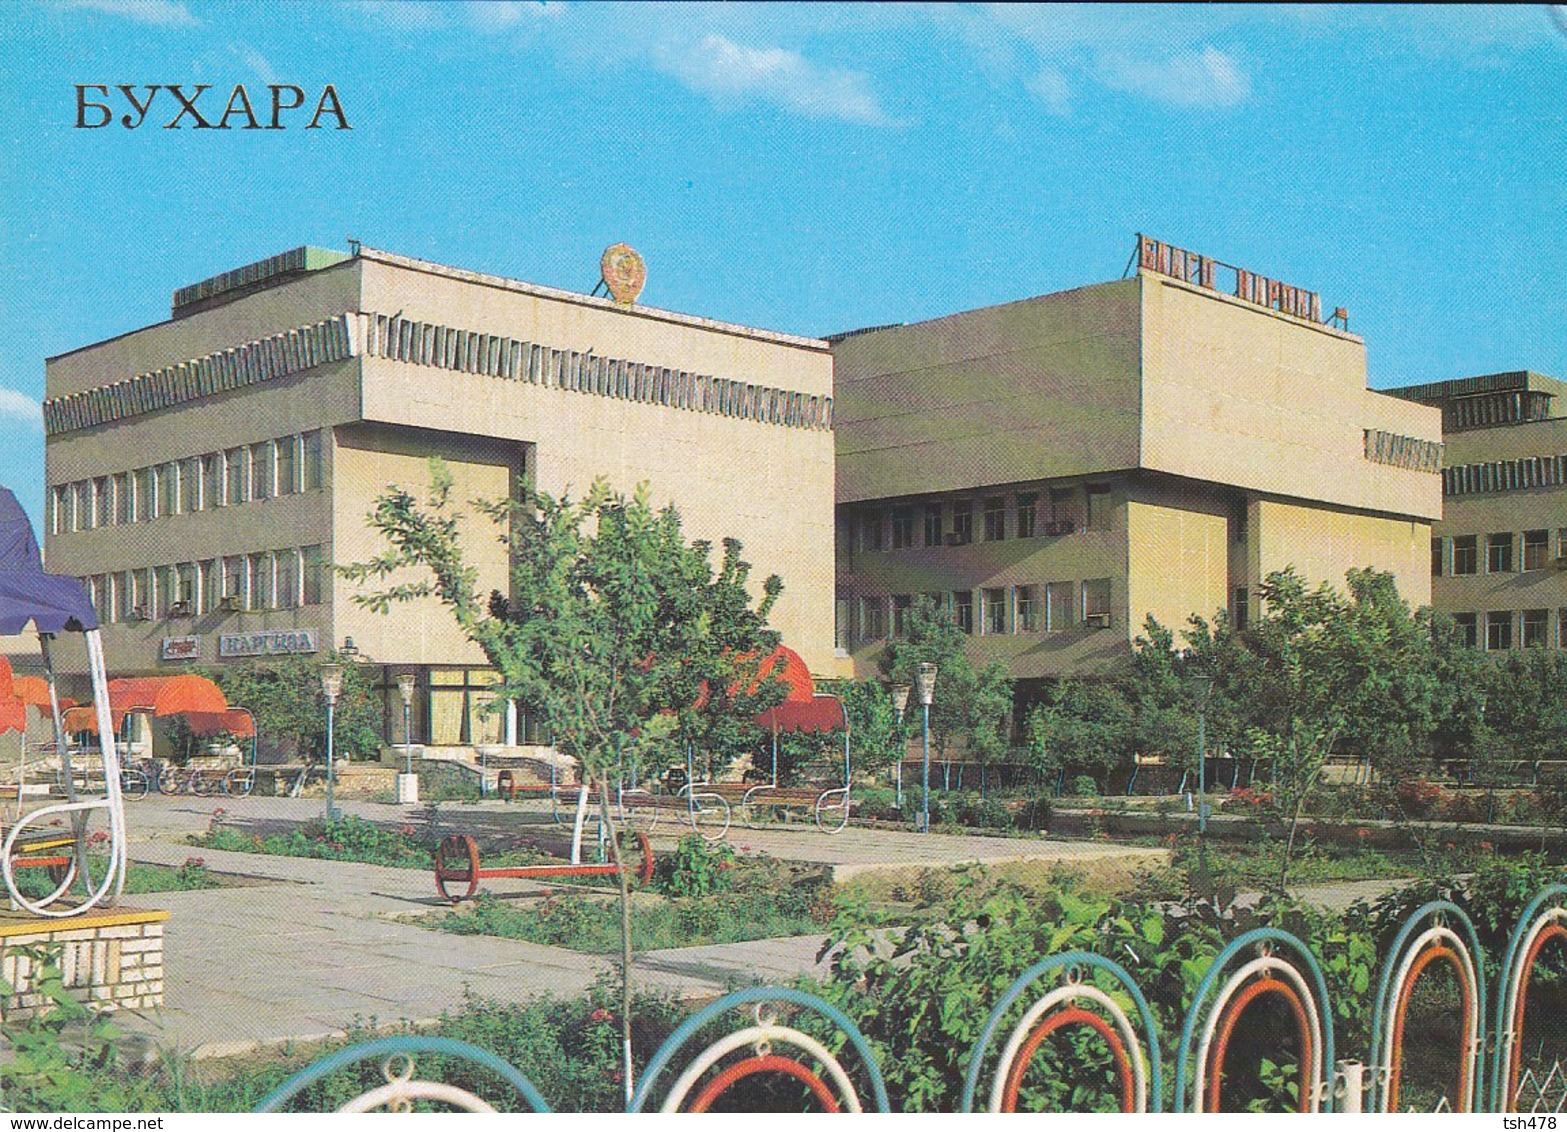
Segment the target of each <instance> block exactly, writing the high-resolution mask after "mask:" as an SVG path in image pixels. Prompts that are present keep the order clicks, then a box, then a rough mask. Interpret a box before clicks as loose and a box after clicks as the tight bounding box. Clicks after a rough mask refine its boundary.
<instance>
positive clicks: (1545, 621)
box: [1523, 609, 1551, 649]
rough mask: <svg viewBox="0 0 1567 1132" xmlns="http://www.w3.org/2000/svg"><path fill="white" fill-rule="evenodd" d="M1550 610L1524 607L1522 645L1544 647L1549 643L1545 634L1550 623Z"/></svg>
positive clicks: (1525, 646)
mask: <svg viewBox="0 0 1567 1132" xmlns="http://www.w3.org/2000/svg"><path fill="white" fill-rule="evenodd" d="M1550 612H1551V611H1550V610H1548V609H1526V610H1524V611H1523V647H1524V648H1526V649H1528V648H1541V649H1543V648H1545V647H1546V646H1547V645H1548V644H1550V640H1549V638H1548V637H1547V636H1546V632H1547V626H1549V625H1550Z"/></svg>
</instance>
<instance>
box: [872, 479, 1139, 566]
mask: <svg viewBox="0 0 1567 1132" xmlns="http://www.w3.org/2000/svg"><path fill="white" fill-rule="evenodd" d="M975 510H976V509H975V501H974V500H972V499H955V500H951V501H948V502H944V503H943V502H934V503H925V504H922V505H920V506H918V507H916V506H915V505H913V504H907V505H904V506H900V507H894V508H892V509H891V511H890V512H882V511H865V512H862V513H860V515H859V516H858V521H857V523H856V532H855V549H857V550H862V551H867V550H887V549H891V550H907V549H909V548H912V547H915V546H967V545H968V544H970V543H972V542H974V541H975V535H976V533H977V534H978V536H979V537H980V539H982V540H983V541H984V542H1005V541H1006V540H1007V539H1008V538H1015V539H1027V538H1037V537H1039V536H1040V535H1065V534H1072V533H1074V532H1075V531H1078V530H1080V529H1081V530H1090V531H1098V530H1108V529H1109V528H1110V488H1109V486H1108V485H1106V484H1089V485H1087V486H1086V487H1063V488H1052V489H1051V490H1050V491H1049V492H1048V493H1043V494H1042V493H1040V492H1037V491H1030V492H1023V493H1021V494H1018V495H1016V496H1013V497H1011V506H1010V507H1008V497H1007V496H1004V495H993V496H988V497H986V498H984V499H982V500H980V501H979V507H978V519H979V522H978V526H977V529H976V524H975ZM916 536H919V541H916Z"/></svg>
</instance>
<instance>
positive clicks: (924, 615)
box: [880, 594, 1012, 790]
mask: <svg viewBox="0 0 1567 1132" xmlns="http://www.w3.org/2000/svg"><path fill="white" fill-rule="evenodd" d="M922 663H931V664H934V665H936V668H937V678H936V690H935V695H934V696H933V697H932V699H931V705H930V737H931V742H932V743H933V744H935V747H936V752H937V757H939V758H940V759H941V761H942V764H943V768H944V775H943V784H944V788H945V789H949V790H950V789H951V788H952V763H951V761H950V759H949V758H948V754H949V750H950V748H951V745H952V743H953V742H954V741H955V740H961V741H963V742H964V743H965V744H966V745H967V747H968V750H969V752H970V753H971V754H972V755H973V756H974V758H975V760H976V761H978V762H979V763H980V764H981V766H982V767H983V766H986V765H988V763H989V762H991V761H995V760H999V758H1001V757H1003V756H1004V755H1005V754H1006V751H1007V749H1008V742H1007V738H1008V735H1009V734H1010V727H1009V720H1010V717H1011V711H1012V679H1011V677H1009V676H1008V675H1007V670H1006V668H1005V666H1003V665H1001V664H999V663H997V662H994V661H992V662H991V663H990V664H989V665H987V666H986V667H985V668H984V669H983V670H976V669H975V668H974V665H973V663H972V662H971V661H970V660H969V658H968V634H967V633H965V632H963V630H962V629H960V628H959V627H958V625H957V623H956V622H954V621H953V620H952V617H951V616H950V615H949V614H948V613H947V612H946V611H945V610H942V609H938V608H937V607H936V603H935V602H934V601H932V600H931V599H930V597H928V596H927V595H925V594H921V595H920V596H919V597H918V598H917V599H916V600H915V602H914V605H913V606H912V607H911V608H910V610H909V617H908V632H907V635H906V637H905V638H904V639H903V640H901V641H890V642H889V643H888V644H887V647H886V648H885V649H883V650H882V654H881V660H880V667H881V671H882V674H883V675H884V676H885V677H886V678H887V679H888V680H889V681H891V682H894V683H900V684H910V685H916V684H917V681H916V679H915V675H916V673H918V671H919V666H920V665H921V664H922ZM918 709H919V704H918V701H917V700H914V701H911V703H910V710H918Z"/></svg>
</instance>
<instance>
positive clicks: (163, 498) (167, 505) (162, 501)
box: [158, 463, 180, 516]
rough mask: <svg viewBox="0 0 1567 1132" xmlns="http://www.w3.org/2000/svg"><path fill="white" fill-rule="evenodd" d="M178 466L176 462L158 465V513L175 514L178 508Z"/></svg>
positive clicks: (163, 514) (164, 514)
mask: <svg viewBox="0 0 1567 1132" xmlns="http://www.w3.org/2000/svg"><path fill="white" fill-rule="evenodd" d="M179 492H180V467H179V465H178V464H173V463H170V464H159V465H158V514H159V516H168V515H177V514H179V509H180V494H179Z"/></svg>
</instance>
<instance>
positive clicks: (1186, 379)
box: [834, 269, 1441, 679]
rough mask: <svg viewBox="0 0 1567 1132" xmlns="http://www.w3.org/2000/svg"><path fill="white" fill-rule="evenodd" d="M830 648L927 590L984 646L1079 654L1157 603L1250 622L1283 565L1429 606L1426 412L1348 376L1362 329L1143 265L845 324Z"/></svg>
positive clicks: (857, 646) (1136, 624) (892, 618)
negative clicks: (932, 310)
mask: <svg viewBox="0 0 1567 1132" xmlns="http://www.w3.org/2000/svg"><path fill="white" fill-rule="evenodd" d="M834 356H835V360H836V368H837V373H836V376H837V386H838V405H837V410H838V420H837V430H836V433H837V449H838V507H839V544H838V545H839V571H838V582H839V594H838V598H839V602H838V632H839V645H840V647H842V648H844V649H846V650H848V651H850V652H851V653H852V655H853V657H854V660H855V666H856V669H857V671H859V672H861V673H868V672H869V671H871V670H872V668H873V666H874V661H875V658H876V656H877V654H878V653H879V652H880V650H881V647H882V644H883V642H884V641H885V640H886V639H887V638H888V637H889V636H896V635H897V634H898V633H899V632H900V631H901V627H900V616H901V611H902V610H903V609H904V608H906V607H907V606H908V604H909V603H910V602H912V601H913V600H914V599H915V598H916V597H917V595H919V594H930V595H932V596H933V597H935V598H937V599H938V600H939V601H940V602H941V603H942V604H943V605H945V606H946V607H948V608H949V609H951V610H953V612H954V613H955V615H956V616H957V618H958V620H959V621H960V623H962V624H963V625H964V626H965V627H966V628H969V629H970V631H971V633H972V634H973V643H972V648H971V651H972V654H973V656H974V658H975V659H976V660H978V661H988V660H990V659H997V660H1002V661H1004V662H1005V663H1007V664H1008V666H1009V667H1010V668H1011V670H1012V672H1013V673H1014V675H1016V676H1018V677H1020V678H1025V679H1026V678H1035V677H1048V676H1054V675H1058V674H1061V673H1064V672H1068V671H1076V670H1092V669H1093V668H1095V667H1096V666H1099V665H1102V664H1103V663H1104V662H1105V661H1107V660H1109V659H1111V658H1113V657H1115V656H1117V655H1121V654H1124V653H1125V652H1126V650H1127V649H1128V648H1129V647H1130V643H1131V641H1132V640H1133V639H1134V638H1135V637H1136V636H1137V634H1138V633H1139V632H1140V631H1141V629H1142V626H1143V624H1144V621H1145V619H1146V617H1148V616H1149V615H1152V616H1154V617H1156V618H1158V619H1159V620H1160V621H1161V622H1163V623H1164V624H1166V625H1169V626H1179V625H1182V624H1184V622H1185V621H1186V619H1187V617H1189V616H1190V615H1191V614H1193V613H1196V614H1200V615H1202V616H1205V617H1211V616H1212V615H1213V614H1214V613H1215V612H1216V611H1217V610H1221V609H1227V610H1229V611H1230V612H1231V613H1232V614H1238V615H1240V616H1245V615H1246V614H1247V613H1248V612H1249V611H1253V610H1254V609H1255V597H1254V595H1255V593H1256V590H1257V586H1258V584H1259V583H1260V582H1261V581H1262V579H1263V578H1264V577H1266V575H1267V574H1268V573H1270V572H1272V571H1274V570H1278V569H1282V568H1283V567H1285V566H1288V565H1293V566H1294V567H1295V568H1296V569H1297V570H1298V571H1300V572H1301V573H1302V574H1304V575H1305V576H1306V577H1308V578H1309V579H1311V580H1313V581H1330V582H1333V583H1335V584H1337V585H1342V584H1343V581H1344V575H1345V573H1346V572H1347V571H1348V570H1350V569H1351V568H1354V567H1362V566H1370V567H1376V568H1379V569H1383V570H1389V571H1391V572H1392V573H1393V574H1394V575H1395V576H1396V578H1397V580H1398V585H1399V589H1400V592H1401V593H1402V594H1403V596H1404V597H1405V598H1406V599H1407V600H1408V601H1409V602H1410V603H1411V604H1412V605H1416V606H1418V605H1423V604H1427V603H1428V602H1429V600H1430V576H1429V572H1428V570H1427V563H1426V553H1427V547H1428V541H1429V536H1430V526H1431V523H1432V522H1433V521H1435V520H1436V519H1437V518H1439V516H1440V514H1441V479H1440V475H1439V470H1440V441H1441V433H1440V422H1439V417H1438V414H1437V413H1436V412H1435V411H1433V410H1431V409H1429V408H1426V407H1423V406H1419V405H1414V404H1410V403H1408V402H1406V401H1400V400H1398V399H1395V398H1391V397H1388V396H1385V395H1383V394H1380V393H1375V392H1372V391H1370V390H1368V389H1367V388H1366V383H1365V382H1366V367H1365V345H1364V343H1363V342H1362V340H1361V339H1359V338H1358V337H1356V336H1354V335H1352V334H1349V333H1347V332H1346V331H1343V330H1340V329H1336V328H1334V327H1332V326H1327V325H1322V324H1319V323H1317V322H1315V321H1312V320H1311V319H1308V318H1302V317H1296V316H1295V315H1293V314H1287V313H1284V311H1283V310H1280V309H1268V308H1266V307H1264V306H1262V305H1260V304H1257V303H1252V302H1248V301H1245V300H1243V299H1240V298H1236V297H1234V296H1231V295H1227V294H1223V293H1220V292H1219V291H1217V290H1215V289H1214V288H1213V287H1212V286H1203V285H1200V284H1198V283H1195V282H1188V281H1186V280H1185V279H1179V278H1175V277H1173V276H1170V275H1166V274H1161V273H1160V272H1158V271H1153V270H1148V269H1141V270H1139V272H1138V274H1137V275H1136V276H1134V277H1132V278H1128V279H1125V280H1121V281H1119V282H1114V283H1106V284H1101V285H1097V286H1090V287H1083V288H1078V289H1076V290H1072V291H1066V292H1061V293H1059V294H1052V295H1046V296H1043V297H1040V298H1035V299H1028V300H1024V301H1022V302H1016V303H1009V304H1006V305H1004V306H999V307H992V308H986V309H984V310H978V311H968V312H964V313H961V314H956V315H952V316H949V317H947V318H941V319H936V320H933V321H930V322H925V323H920V324H917V325H913V326H905V327H891V328H882V329H878V330H873V331H866V332H860V333H856V334H851V335H846V336H843V337H842V338H840V339H838V340H837V341H836V343H835V346H834Z"/></svg>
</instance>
